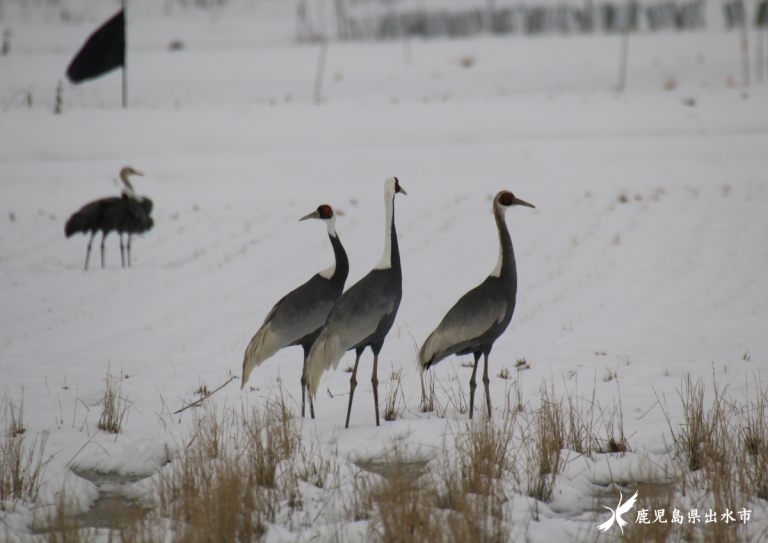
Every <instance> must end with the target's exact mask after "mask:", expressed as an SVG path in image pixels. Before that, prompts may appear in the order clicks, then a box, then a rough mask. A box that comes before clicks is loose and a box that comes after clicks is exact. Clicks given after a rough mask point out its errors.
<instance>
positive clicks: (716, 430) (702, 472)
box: [663, 375, 768, 543]
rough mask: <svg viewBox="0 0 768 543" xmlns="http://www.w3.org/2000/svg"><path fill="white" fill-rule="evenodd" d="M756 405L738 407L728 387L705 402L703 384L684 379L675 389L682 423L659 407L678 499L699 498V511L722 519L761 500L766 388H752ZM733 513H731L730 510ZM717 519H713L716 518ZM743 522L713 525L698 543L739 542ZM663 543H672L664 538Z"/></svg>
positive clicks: (766, 455)
mask: <svg viewBox="0 0 768 543" xmlns="http://www.w3.org/2000/svg"><path fill="white" fill-rule="evenodd" d="M756 390H757V398H756V400H750V399H747V400H746V402H744V403H743V404H737V403H735V402H734V401H733V400H731V399H730V398H729V397H728V396H727V387H726V388H724V389H720V387H718V385H717V381H716V380H714V384H713V386H712V394H713V397H712V398H711V400H710V401H707V399H706V398H707V397H708V394H707V391H706V389H705V386H704V383H703V380H701V379H698V380H696V381H693V380H692V379H691V377H690V375H688V376H686V377H685V378H684V379H683V382H682V385H681V388H680V389H679V390H678V394H679V396H680V401H681V403H682V407H683V423H682V424H681V425H679V426H677V425H674V424H672V422H671V420H670V417H669V414H668V413H669V411H668V409H667V407H666V403H664V405H663V409H664V412H665V415H666V417H667V421H668V423H669V427H670V431H671V433H672V438H673V442H674V451H675V454H676V460H677V465H678V468H677V473H676V477H675V479H674V484H675V488H676V490H677V491H678V492H680V493H682V494H683V495H685V494H688V493H695V494H696V495H698V496H700V499H699V503H700V509H701V510H702V511H704V510H709V509H711V510H714V511H717V512H718V513H719V515H720V514H722V513H723V512H724V511H726V510H731V511H734V510H735V509H737V508H738V504H745V503H748V502H749V500H751V499H755V498H762V499H765V494H766V486H768V467H767V466H768V424H766V417H767V416H768V389H765V388H762V387H761V386H756ZM734 513H735V511H734ZM719 515H718V516H719ZM743 529H744V527H743V523H739V522H736V523H725V522H716V523H711V524H706V529H697V530H695V531H694V533H693V535H692V536H691V538H692V539H695V540H697V541H713V542H726V543H727V542H731V541H734V542H735V541H743V540H744V538H745V534H744V533H742V530H743ZM665 541H675V539H666V540H665Z"/></svg>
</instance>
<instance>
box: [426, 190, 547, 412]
mask: <svg viewBox="0 0 768 543" xmlns="http://www.w3.org/2000/svg"><path fill="white" fill-rule="evenodd" d="M512 206H526V207H535V206H533V205H531V204H529V203H528V202H524V201H523V200H521V199H519V198H517V197H516V196H515V195H514V194H512V193H511V192H509V191H506V190H502V191H501V192H499V193H498V194H497V195H496V197H495V198H494V199H493V216H494V218H495V220H496V227H497V228H498V231H499V260H498V263H497V264H496V267H495V268H494V269H493V271H492V272H491V274H490V275H489V276H488V278H487V279H486V280H485V281H483V282H482V283H480V285H478V286H477V287H475V288H473V289H472V290H470V291H469V292H467V293H466V294H465V295H464V296H462V297H461V298H459V301H458V302H456V304H455V305H454V306H453V307H452V308H451V309H450V310H449V311H448V313H446V315H445V317H443V320H442V321H441V322H440V324H439V325H438V327H437V328H436V329H435V330H434V331H433V332H432V333H431V334H430V335H429V337H427V340H426V341H425V342H424V345H422V347H421V349H420V350H419V358H418V364H419V367H420V369H421V370H422V371H425V370H427V369H429V368H430V367H432V366H433V365H435V364H437V363H438V362H440V361H441V360H442V359H443V358H446V357H448V356H450V355H452V354H456V355H459V356H461V355H467V354H470V353H472V354H473V355H474V357H475V365H474V369H473V370H472V378H471V379H470V381H469V418H470V419H471V418H472V411H473V409H474V400H475V387H476V381H475V375H476V374H477V366H478V362H479V360H480V355H483V356H484V363H485V372H484V374H483V383H484V385H485V399H486V403H487V406H488V416H489V417H490V416H491V397H490V395H489V386H488V383H489V382H490V379H489V378H488V355H489V354H490V353H491V349H492V348H493V343H494V342H495V341H496V340H497V339H498V338H499V336H500V335H501V334H502V333H503V332H504V330H506V329H507V326H508V325H509V321H510V320H512V313H513V312H514V311H515V296H516V294H517V268H516V265H515V252H514V250H513V248H512V238H511V237H510V236H509V230H508V229H507V222H506V219H505V215H506V211H507V209H509V208H510V207H512Z"/></svg>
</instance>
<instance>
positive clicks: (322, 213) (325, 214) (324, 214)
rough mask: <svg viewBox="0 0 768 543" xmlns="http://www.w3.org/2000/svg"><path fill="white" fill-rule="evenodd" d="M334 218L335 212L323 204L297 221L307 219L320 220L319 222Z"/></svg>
mask: <svg viewBox="0 0 768 543" xmlns="http://www.w3.org/2000/svg"><path fill="white" fill-rule="evenodd" d="M335 216H336V212H335V211H334V210H333V208H332V207H331V206H329V205H328V204H323V205H320V206H318V207H317V209H316V210H314V211H313V212H312V213H310V214H309V215H304V216H303V217H302V218H300V219H299V221H306V220H307V219H320V220H321V221H328V220H331V219H332V218H334V217H335Z"/></svg>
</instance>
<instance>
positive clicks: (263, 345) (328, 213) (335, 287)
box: [240, 205, 349, 418]
mask: <svg viewBox="0 0 768 543" xmlns="http://www.w3.org/2000/svg"><path fill="white" fill-rule="evenodd" d="M306 219H320V220H322V221H325V223H326V224H327V226H328V237H329V238H330V239H331V246H332V247H333V254H334V257H335V258H336V261H335V262H334V264H333V266H331V267H330V268H328V269H325V270H323V271H321V272H320V273H317V274H315V275H314V276H313V277H312V278H311V279H310V280H309V281H307V282H306V283H304V284H303V285H301V286H300V287H298V288H297V289H295V290H293V291H291V292H289V293H288V294H286V295H285V296H283V298H282V299H281V300H280V301H279V302H277V303H276V304H275V306H274V307H273V308H272V310H271V311H270V312H269V313H268V314H267V317H266V318H265V319H264V324H262V325H261V328H259V331H258V332H256V334H255V335H254V336H253V339H251V342H250V343H249V344H248V348H247V349H246V350H245V357H244V358H243V382H242V384H241V385H240V389H241V390H242V389H243V387H245V383H246V382H247V381H248V377H249V376H250V375H251V371H253V368H255V367H256V366H260V365H261V363H262V362H264V361H265V360H266V359H267V358H270V357H271V356H272V355H274V354H275V353H276V352H277V351H279V350H280V349H282V348H284V347H290V346H293V345H301V346H302V348H303V349H304V367H303V369H302V372H301V416H302V417H303V416H304V396H305V391H306V386H307V356H308V355H309V351H310V349H311V348H312V345H313V344H314V343H315V340H316V339H317V337H318V336H319V335H320V330H321V329H322V328H323V324H324V323H325V319H326V317H328V312H329V311H330V310H331V307H333V304H334V303H335V302H336V300H338V299H339V296H341V293H342V292H343V291H344V283H345V282H346V280H347V275H348V274H349V261H348V260H347V253H346V252H345V251H344V247H343V246H342V245H341V241H339V236H338V234H336V212H335V211H334V209H333V208H332V207H331V206H329V205H321V206H320V207H318V208H317V210H315V211H313V212H312V213H310V214H309V215H307V216H306V217H302V218H301V219H300V220H302V221H303V220H306ZM309 412H310V415H311V416H312V418H315V408H314V405H313V404H312V396H310V397H309Z"/></svg>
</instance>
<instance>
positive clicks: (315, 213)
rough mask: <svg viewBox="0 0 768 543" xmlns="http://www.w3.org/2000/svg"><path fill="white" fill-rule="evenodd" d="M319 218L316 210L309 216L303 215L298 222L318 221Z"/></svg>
mask: <svg viewBox="0 0 768 543" xmlns="http://www.w3.org/2000/svg"><path fill="white" fill-rule="evenodd" d="M319 218H320V212H319V211H318V210H317V209H316V210H314V211H313V212H312V213H310V214H309V215H305V216H303V217H302V218H300V219H299V222H301V221H306V220H307V219H319Z"/></svg>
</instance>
